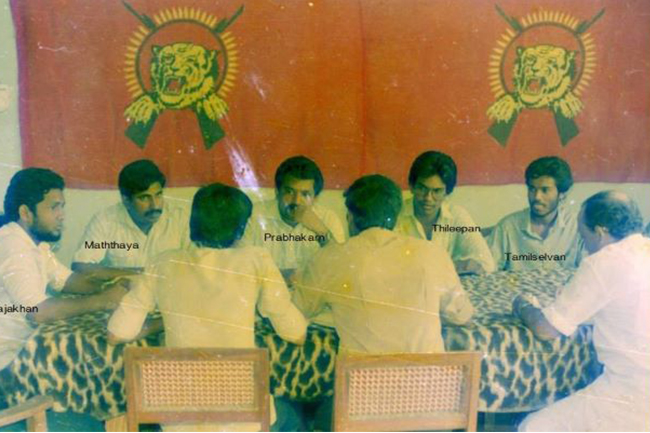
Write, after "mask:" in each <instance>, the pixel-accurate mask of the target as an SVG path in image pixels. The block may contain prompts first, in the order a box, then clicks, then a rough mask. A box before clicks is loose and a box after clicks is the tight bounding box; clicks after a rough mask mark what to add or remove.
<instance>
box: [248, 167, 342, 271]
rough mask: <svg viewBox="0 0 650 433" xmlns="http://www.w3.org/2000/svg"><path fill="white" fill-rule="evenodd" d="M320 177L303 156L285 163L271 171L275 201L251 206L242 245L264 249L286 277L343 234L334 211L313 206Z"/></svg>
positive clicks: (321, 182)
mask: <svg viewBox="0 0 650 433" xmlns="http://www.w3.org/2000/svg"><path fill="white" fill-rule="evenodd" d="M322 189H323V174H322V173H321V171H320V169H319V168H318V166H317V165H316V163H315V162H314V161H312V160H311V159H309V158H306V157H304V156H294V157H292V158H289V159H287V160H285V161H284V162H283V163H282V164H280V166H279V167H278V169H277V171H276V172H275V200H268V201H265V202H262V203H259V204H256V205H255V208H254V209H253V217H252V221H251V224H249V226H248V230H247V231H246V234H245V236H244V242H245V243H246V244H249V245H256V246H261V247H264V248H266V249H267V250H268V251H269V252H270V253H271V256H272V257H273V260H274V261H275V264H276V265H277V266H278V268H280V270H281V271H282V273H283V275H285V276H289V275H290V274H291V273H292V272H293V271H294V270H296V269H298V268H300V267H302V265H304V263H305V262H306V261H307V260H308V259H309V258H310V257H311V256H312V255H313V254H314V253H315V252H316V251H318V249H319V248H320V247H321V246H323V245H326V244H327V243H329V242H330V241H332V240H333V241H335V242H343V241H344V240H345V232H344V229H343V225H342V224H341V221H340V220H339V218H338V217H337V216H336V214H335V213H334V212H332V211H331V210H329V209H326V208H323V207H321V206H319V205H318V204H317V203H316V198H317V197H318V194H320V192H321V191H322Z"/></svg>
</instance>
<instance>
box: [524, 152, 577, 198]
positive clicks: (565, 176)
mask: <svg viewBox="0 0 650 433" xmlns="http://www.w3.org/2000/svg"><path fill="white" fill-rule="evenodd" d="M542 176H549V177H552V178H553V179H555V185H556V186H557V190H558V191H559V192H561V193H565V192H567V191H568V190H570V189H571V187H572V186H573V176H572V175H571V167H569V164H567V162H566V161H565V160H563V159H562V158H558V157H557V156H545V157H543V158H539V159H536V160H535V161H533V162H531V163H530V164H529V165H528V168H526V185H530V182H531V181H532V180H533V179H537V178H538V177H542Z"/></svg>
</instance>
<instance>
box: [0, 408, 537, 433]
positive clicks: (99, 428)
mask: <svg viewBox="0 0 650 433" xmlns="http://www.w3.org/2000/svg"><path fill="white" fill-rule="evenodd" d="M525 415H526V414H525V413H512V414H509V413H499V414H487V416H486V414H484V413H479V417H478V431H482V432H514V431H517V425H518V424H519V423H520V422H521V420H522V419H523V418H524V416H525ZM48 427H49V430H50V431H53V432H64V431H85V432H103V431H104V423H102V422H101V421H98V420H96V419H94V418H93V417H91V416H90V415H84V414H77V413H72V412H64V413H54V412H48ZM149 427H151V426H149ZM147 430H149V431H154V430H153V429H151V428H149V429H147ZM24 431H26V430H25V423H24V422H21V423H16V424H12V425H10V426H7V427H3V428H0V432H24Z"/></svg>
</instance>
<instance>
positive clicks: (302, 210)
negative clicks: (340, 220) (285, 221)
mask: <svg viewBox="0 0 650 433" xmlns="http://www.w3.org/2000/svg"><path fill="white" fill-rule="evenodd" d="M293 217H294V219H295V220H296V222H298V223H300V224H302V225H303V226H305V227H306V228H308V229H309V230H311V231H312V232H314V233H316V234H317V235H321V236H325V237H327V235H328V234H329V230H328V229H327V226H326V225H325V224H324V223H323V221H321V219H320V218H319V217H318V215H316V212H314V210H313V209H312V207H311V206H298V207H297V208H296V209H295V210H294V211H293Z"/></svg>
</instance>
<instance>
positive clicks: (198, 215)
mask: <svg viewBox="0 0 650 433" xmlns="http://www.w3.org/2000/svg"><path fill="white" fill-rule="evenodd" d="M252 211H253V203H251V200H250V199H249V198H248V196H247V195H246V194H244V193H243V192H242V191H240V190H238V189H237V188H233V187H231V186H227V185H223V184H221V183H213V184H211V185H208V186H204V187H202V188H200V189H199V190H198V191H197V192H196V194H195V195H194V200H193V201H192V215H191V216H190V239H192V241H193V242H195V243H196V244H198V245H199V246H203V247H210V248H229V247H231V246H232V245H233V244H234V243H235V242H236V241H237V240H238V239H239V238H241V237H242V235H243V234H244V230H245V229H246V223H247V222H248V219H249V218H250V216H251V213H252Z"/></svg>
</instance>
